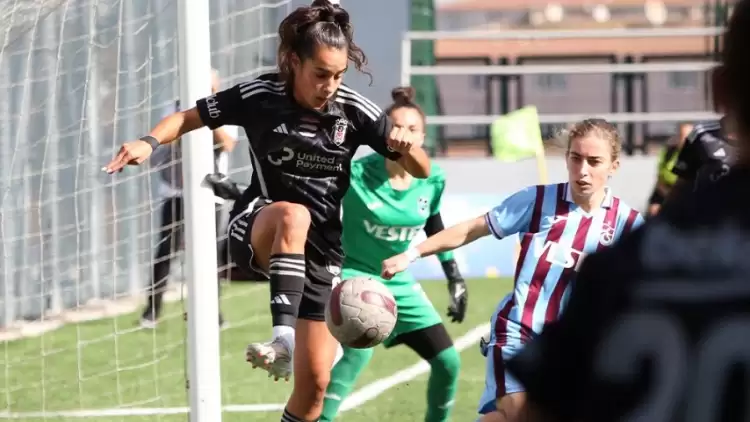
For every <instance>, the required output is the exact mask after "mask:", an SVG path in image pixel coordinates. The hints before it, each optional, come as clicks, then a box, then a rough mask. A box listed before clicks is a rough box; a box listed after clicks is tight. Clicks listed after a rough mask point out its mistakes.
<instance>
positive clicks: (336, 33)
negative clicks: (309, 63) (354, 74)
mask: <svg viewBox="0 0 750 422" xmlns="http://www.w3.org/2000/svg"><path fill="white" fill-rule="evenodd" d="M279 40H280V42H279V50H278V55H277V64H278V67H279V73H280V74H281V76H282V78H284V79H285V80H287V81H289V80H290V78H291V77H292V76H293V71H292V63H293V60H294V59H295V58H296V59H297V60H299V61H300V62H302V61H304V60H306V59H309V58H310V57H312V56H313V54H314V53H315V49H316V48H317V47H318V46H321V45H323V46H327V47H333V48H336V49H342V50H346V51H347V55H348V58H349V61H351V62H352V63H354V67H355V68H356V69H357V70H358V71H360V72H362V73H364V74H366V75H368V76H370V74H369V73H368V72H367V71H366V70H365V65H366V64H367V57H366V56H365V53H364V52H363V51H362V49H361V48H359V47H358V46H357V45H356V44H355V43H354V26H352V24H351V21H350V20H349V13H348V12H347V11H346V10H345V9H344V8H342V7H340V6H338V5H334V4H331V2H330V1H328V0H315V1H314V2H313V3H312V5H310V6H305V7H299V8H297V9H296V10H295V11H293V12H292V13H290V14H289V15H288V16H287V17H286V18H284V20H283V21H281V24H280V25H279Z"/></svg>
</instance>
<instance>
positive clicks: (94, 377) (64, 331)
mask: <svg viewBox="0 0 750 422" xmlns="http://www.w3.org/2000/svg"><path fill="white" fill-rule="evenodd" d="M423 286H424V288H425V290H426V291H427V294H428V295H429V297H430V299H431V300H432V301H433V303H434V304H435V306H436V307H437V309H438V310H439V311H441V313H444V311H445V309H446V308H447V289H446V285H445V283H444V282H426V283H423ZM510 287H511V284H510V281H509V280H507V279H476V280H470V281H469V303H470V306H469V314H468V315H467V318H466V320H465V321H464V323H463V324H452V323H450V322H446V326H447V327H448V330H449V331H450V333H451V335H452V336H453V337H454V338H458V337H460V336H462V335H463V334H465V333H467V332H468V331H470V330H471V329H473V328H474V327H477V326H479V325H481V324H484V323H487V322H488V321H489V317H490V315H491V314H492V312H493V311H494V309H495V306H496V305H497V303H498V302H499V301H500V299H501V298H502V296H503V295H504V294H506V292H508V291H509V290H510ZM221 306H222V310H223V311H224V315H225V316H226V318H227V320H228V321H229V322H230V326H229V327H228V328H226V329H225V330H223V331H222V334H221V353H222V356H221V371H222V374H221V378H222V393H223V404H224V405H225V406H231V405H263V404H281V403H283V402H284V401H285V400H286V397H287V396H288V394H289V392H290V391H291V383H290V384H287V383H284V382H278V383H274V382H273V381H272V380H269V379H268V378H267V375H266V373H265V372H263V371H261V370H252V369H251V368H250V366H249V365H248V364H246V363H245V362H244V349H245V346H246V345H247V343H248V342H249V341H251V340H256V339H264V338H266V337H268V336H269V335H270V324H271V321H270V315H269V313H268V290H267V286H266V285H265V284H254V283H235V284H233V285H231V286H229V287H228V288H226V289H225V291H224V297H223V298H222V305H221ZM137 317H138V314H128V315H122V316H118V317H116V318H110V319H103V320H98V321H93V322H89V323H82V324H70V325H67V326H65V327H63V328H61V329H59V330H57V331H52V332H49V333H47V334H45V335H43V336H41V337H37V338H28V339H23V340H19V341H14V342H8V343H4V344H0V348H2V350H0V419H3V412H6V414H5V415H4V416H5V417H6V418H7V416H9V415H8V413H11V414H12V413H18V414H19V415H18V416H19V417H18V418H17V419H16V420H23V421H28V422H41V421H86V422H105V421H107V422H115V421H123V422H146V421H148V422H157V421H159V422H176V421H185V420H187V415H186V414H184V413H178V414H173V415H147V416H103V417H90V418H86V419H82V418H72V417H47V418H42V417H38V418H37V417H30V416H28V415H23V413H26V412H40V411H47V412H55V411H71V410H81V409H83V410H98V409H112V408H139V409H141V408H172V407H184V406H186V405H187V399H186V397H187V392H186V390H185V368H186V360H185V342H184V339H185V335H186V328H185V323H184V321H183V318H182V304H181V303H179V302H178V303H172V304H169V305H168V306H167V309H166V315H165V318H164V320H163V322H162V324H161V325H160V326H159V327H158V329H157V330H154V331H147V330H140V329H138V328H137V326H136V322H137ZM461 357H462V369H461V379H460V385H459V392H458V397H457V398H456V405H455V409H454V412H453V419H454V420H457V421H468V420H474V418H475V417H476V416H475V409H476V405H477V401H478V399H479V396H480V394H481V392H482V389H483V387H484V362H483V357H482V356H481V355H480V354H479V352H478V348H477V346H476V345H472V346H470V347H468V348H467V349H466V350H464V351H463V352H462V354H461ZM417 362H419V358H418V357H417V356H416V355H415V354H414V353H413V352H411V350H409V349H408V348H406V347H403V346H400V347H396V348H394V349H391V350H388V351H386V350H385V349H382V348H379V350H377V352H376V353H375V357H374V359H373V361H372V363H371V364H370V366H369V367H368V368H367V370H365V371H364V373H363V375H362V377H361V379H360V380H359V382H358V385H357V387H355V391H356V390H358V389H359V388H360V387H363V386H365V385H367V384H369V383H372V382H374V381H376V380H378V379H381V378H384V377H388V376H390V375H392V374H394V373H396V372H398V371H400V370H402V369H404V368H407V367H409V366H412V365H414V364H416V363H417ZM427 375H428V374H426V373H425V374H422V375H419V376H417V377H416V378H414V379H412V380H410V381H408V382H405V383H403V384H400V385H396V386H394V387H392V388H390V389H388V390H386V391H385V392H383V393H382V394H381V395H380V396H378V397H376V398H375V399H373V400H371V401H368V402H365V403H364V404H362V405H361V406H359V407H356V408H354V409H351V410H349V411H347V412H346V413H344V414H343V415H344V416H343V417H340V419H342V420H346V421H348V422H364V421H372V420H388V418H391V420H403V421H419V420H422V417H423V414H424V410H425V389H426V381H427ZM279 416H280V412H278V411H265V412H259V411H255V412H252V413H235V412H226V413H225V414H224V418H223V420H224V421H229V422H235V421H236V422H239V421H248V420H252V421H258V422H263V421H269V422H276V421H278V420H279Z"/></svg>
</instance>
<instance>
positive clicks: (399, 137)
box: [386, 126, 424, 154]
mask: <svg viewBox="0 0 750 422" xmlns="http://www.w3.org/2000/svg"><path fill="white" fill-rule="evenodd" d="M386 144H388V147H389V148H390V149H392V150H394V151H396V152H398V153H401V154H405V153H407V152H409V150H411V149H412V148H419V147H421V146H422V144H424V133H422V132H412V131H411V130H409V129H408V128H405V127H396V126H394V127H393V129H391V133H390V134H389V135H388V139H387V140H386Z"/></svg>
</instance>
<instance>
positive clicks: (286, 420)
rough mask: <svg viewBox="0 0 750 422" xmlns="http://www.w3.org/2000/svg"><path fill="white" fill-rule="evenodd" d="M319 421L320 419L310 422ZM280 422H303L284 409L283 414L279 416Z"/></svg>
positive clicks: (303, 421)
mask: <svg viewBox="0 0 750 422" xmlns="http://www.w3.org/2000/svg"><path fill="white" fill-rule="evenodd" d="M319 420H320V419H315V420H314V421H312V422H317V421H319ZM281 422H305V420H304V419H300V418H298V417H296V416H294V415H292V414H291V413H289V411H288V410H287V409H286V408H284V414H283V415H281Z"/></svg>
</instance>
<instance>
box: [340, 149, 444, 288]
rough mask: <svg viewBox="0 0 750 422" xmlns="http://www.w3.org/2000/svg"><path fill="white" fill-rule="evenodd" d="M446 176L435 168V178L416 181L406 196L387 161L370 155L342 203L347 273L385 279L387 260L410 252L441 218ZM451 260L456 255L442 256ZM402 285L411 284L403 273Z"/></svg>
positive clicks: (355, 167) (359, 163)
mask: <svg viewBox="0 0 750 422" xmlns="http://www.w3.org/2000/svg"><path fill="white" fill-rule="evenodd" d="M444 188H445V174H444V173H443V171H442V169H441V168H440V167H438V166H437V165H435V164H432V168H431V170H430V177H428V178H427V179H417V178H413V179H412V182H411V185H410V186H409V188H408V189H406V190H396V189H393V188H392V187H391V184H390V181H389V180H388V171H387V170H386V168H385V159H384V158H383V157H381V156H380V155H378V154H371V155H368V156H366V157H363V158H361V159H359V160H355V161H353V162H352V170H351V185H350V187H349V190H348V191H347V193H346V195H345V196H344V200H343V216H342V221H343V226H344V231H343V235H342V243H343V246H344V252H345V254H346V258H345V259H344V268H348V269H353V270H358V271H362V272H365V273H368V274H373V275H380V270H381V263H382V262H383V260H384V259H386V258H390V257H391V256H394V255H398V254H400V253H402V252H404V251H406V249H408V247H409V245H410V244H411V242H412V240H414V238H415V237H416V236H417V235H418V234H419V232H420V231H422V230H423V229H424V226H425V222H426V221H427V219H428V218H430V217H431V216H433V215H435V214H437V213H439V212H440V201H441V197H442V195H443V189H444ZM438 258H439V259H440V260H441V261H445V260H448V259H452V258H453V255H452V252H446V253H442V254H439V255H438ZM401 274H402V275H401V276H396V279H397V280H396V281H398V280H402V281H404V280H411V276H410V275H409V274H408V273H406V272H404V273H401Z"/></svg>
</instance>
